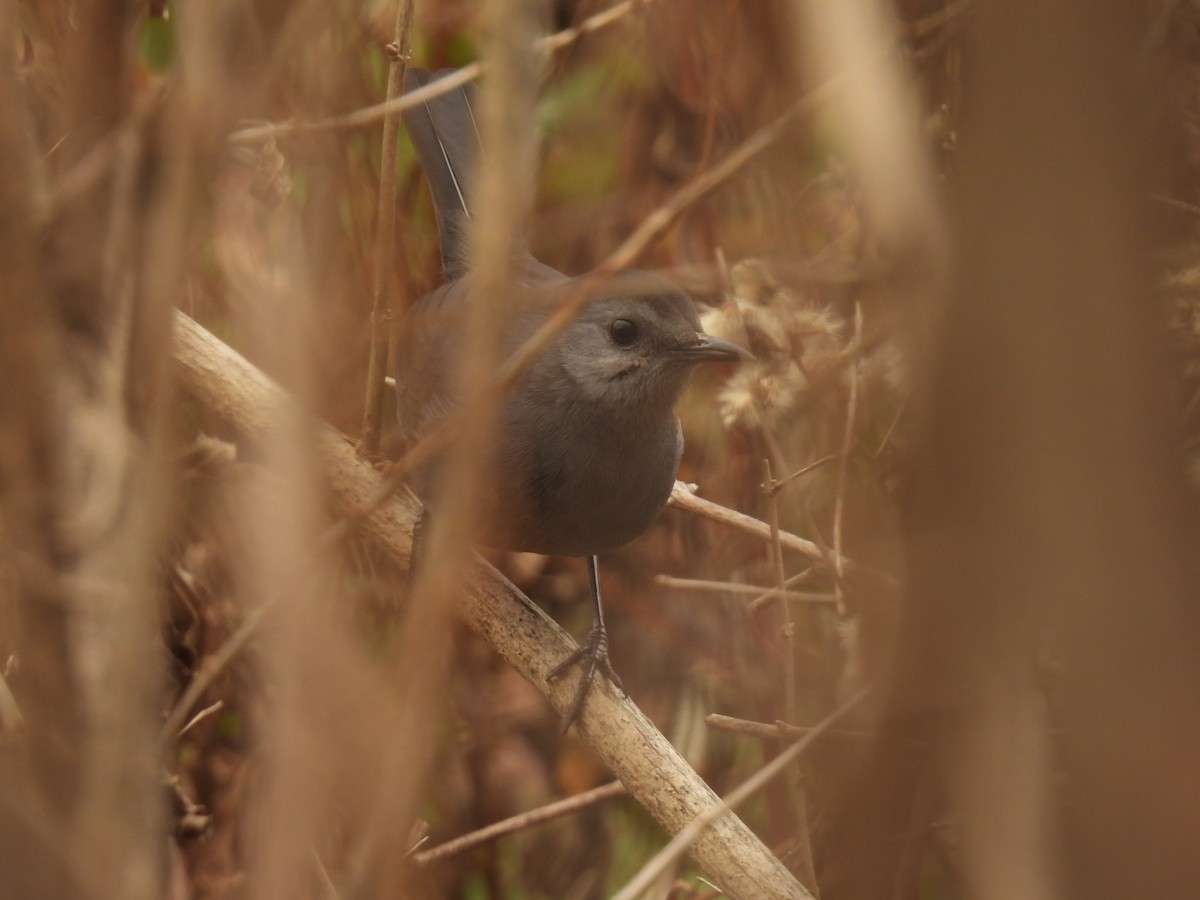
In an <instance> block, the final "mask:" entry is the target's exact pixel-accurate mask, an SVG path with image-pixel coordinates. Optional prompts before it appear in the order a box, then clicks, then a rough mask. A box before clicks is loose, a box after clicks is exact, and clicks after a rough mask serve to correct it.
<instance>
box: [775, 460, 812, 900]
mask: <svg viewBox="0 0 1200 900" xmlns="http://www.w3.org/2000/svg"><path fill="white" fill-rule="evenodd" d="M762 489H763V493H764V494H765V495H766V497H767V522H768V524H769V525H770V526H771V550H772V556H773V557H774V563H775V589H776V590H777V591H779V594H780V596H783V593H784V591H785V590H786V589H787V576H786V575H785V573H784V567H783V541H782V540H781V539H780V531H779V499H778V495H779V484H778V482H776V481H775V476H774V475H773V474H772V472H771V460H770V459H766V458H764V459H763V485H762ZM780 608H781V609H782V614H783V629H782V631H783V643H784V655H783V707H784V718H785V719H786V720H787V721H789V722H793V723H794V722H799V721H800V716H799V709H798V708H797V703H796V623H795V621H794V620H793V618H792V610H791V608H790V604H788V603H782V604H780ZM787 787H788V794H789V795H790V797H791V801H792V809H793V810H795V815H796V848H797V855H798V857H799V858H798V860H797V864H796V875H797V877H798V878H799V879H800V881H801V883H803V884H804V886H805V887H807V888H809V889H810V890H811V891H812V892H813V893H814V894H815V893H816V892H817V878H816V872H815V870H814V868H813V860H812V842H811V841H810V840H809V829H808V807H807V804H806V803H805V800H804V791H803V789H802V788H801V785H800V775H799V772H798V771H796V770H794V769H793V770H792V771H791V772H789V773H788V776H787Z"/></svg>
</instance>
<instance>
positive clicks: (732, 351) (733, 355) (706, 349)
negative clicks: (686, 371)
mask: <svg viewBox="0 0 1200 900" xmlns="http://www.w3.org/2000/svg"><path fill="white" fill-rule="evenodd" d="M674 356H675V358H676V359H681V360H686V361H688V362H698V363H701V362H746V361H748V360H751V359H754V357H753V356H751V355H750V353H748V352H747V351H745V350H743V349H742V348H741V347H739V346H738V345H737V344H734V343H732V342H730V341H723V340H721V339H720V338H715V337H713V336H712V335H711V334H705V333H704V332H703V331H700V332H697V333H696V343H694V344H689V345H687V346H686V347H678V348H676V349H675V353H674Z"/></svg>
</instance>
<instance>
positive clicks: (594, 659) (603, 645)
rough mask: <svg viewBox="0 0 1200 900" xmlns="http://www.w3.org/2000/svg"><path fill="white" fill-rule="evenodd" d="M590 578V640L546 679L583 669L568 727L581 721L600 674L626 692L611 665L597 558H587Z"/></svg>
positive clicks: (572, 704)
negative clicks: (571, 669) (576, 721)
mask: <svg viewBox="0 0 1200 900" xmlns="http://www.w3.org/2000/svg"><path fill="white" fill-rule="evenodd" d="M588 579H589V581H590V582H591V585H592V627H591V629H590V630H589V631H588V633H587V637H585V638H584V639H583V643H582V644H580V645H579V646H578V647H576V648H575V652H574V653H572V654H571V655H570V656H568V657H567V658H566V659H565V660H563V661H562V662H560V663H559V664H558V665H557V666H555V667H554V669H553V670H552V671H551V672H550V674H549V676H547V677H548V678H549V680H550V681H554V680H555V679H556V678H558V677H559V676H560V675H562V673H563V672H565V671H566V670H567V669H569V668H571V667H572V666H574V665H580V666H582V667H583V678H582V680H581V681H580V682H579V688H578V689H577V690H576V691H575V700H574V702H572V703H571V709H570V712H569V713H568V714H567V724H566V727H567V728H570V727H571V723H572V722H574V721H575V720H576V719H578V718H579V714H580V713H581V712H583V704H584V701H586V700H587V696H588V693H589V692H590V691H591V689H592V679H593V678H595V677H596V672H597V671H601V672H603V673H604V674H605V675H607V676H608V680H609V681H611V682H612V683H613V684H615V685H616V686H617V688H618V690H621V691H624V690H625V688H623V687H622V686H621V679H620V678H618V677H617V673H616V672H614V671H613V667H612V663H611V662H610V661H609V659H608V630H607V629H606V628H605V627H604V606H603V602H602V601H601V599H600V573H599V571H598V570H597V560H596V557H594V556H589V557H588Z"/></svg>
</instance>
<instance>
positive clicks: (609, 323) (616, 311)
mask: <svg viewBox="0 0 1200 900" xmlns="http://www.w3.org/2000/svg"><path fill="white" fill-rule="evenodd" d="M557 344H558V346H557V347H556V351H557V352H556V354H555V355H556V356H557V361H558V364H559V366H560V367H561V369H562V370H563V371H564V372H565V374H566V376H567V377H568V378H570V379H571V380H572V381H573V382H574V383H576V384H577V385H579V386H580V387H581V388H582V389H583V392H584V393H585V395H586V396H588V397H589V398H590V399H591V400H592V401H593V402H597V403H603V404H605V405H616V406H628V407H630V408H637V409H644V410H646V411H647V412H654V413H658V412H662V411H663V410H664V409H666V410H669V409H670V408H671V407H672V406H674V405H675V401H676V400H678V399H679V395H680V394H681V393H682V391H683V388H684V385H685V384H686V383H687V379H688V376H689V375H691V373H692V371H693V370H694V369H695V368H696V366H697V365H699V364H701V363H706V362H738V361H740V360H745V359H749V358H750V355H749V354H748V353H747V352H746V351H745V350H743V349H742V348H741V347H738V346H737V345H736V344H732V343H730V342H729V341H723V340H720V339H719V338H714V337H712V336H711V335H708V334H705V333H704V330H703V329H702V328H701V326H700V319H699V317H698V316H697V315H696V308H695V306H694V305H693V304H692V301H691V299H690V298H689V297H688V296H687V294H685V293H684V292H683V291H682V290H680V289H679V287H677V286H676V285H675V284H673V283H672V282H670V281H668V280H667V279H665V278H662V277H661V276H657V275H653V274H650V273H647V272H627V273H624V274H622V275H620V276H618V277H617V278H614V279H613V280H612V281H611V282H609V283H608V285H607V286H606V288H605V291H604V295H603V296H602V297H600V298H599V299H595V300H592V301H591V302H590V303H589V304H588V305H587V307H586V308H585V309H584V310H583V312H582V313H581V314H580V316H579V318H578V319H576V320H575V322H573V323H572V324H571V326H570V327H569V328H567V330H566V331H565V332H563V334H562V336H561V337H560V339H559V341H558V342H557Z"/></svg>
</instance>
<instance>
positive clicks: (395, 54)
mask: <svg viewBox="0 0 1200 900" xmlns="http://www.w3.org/2000/svg"><path fill="white" fill-rule="evenodd" d="M413 3H414V0H400V3H399V5H398V6H397V7H396V28H395V34H394V38H393V41H392V43H391V44H389V45H388V46H387V53H388V58H389V60H390V61H391V66H390V68H389V71H388V85H387V99H388V100H394V99H395V98H396V97H398V96H400V94H401V92H402V91H403V90H404V70H405V69H406V68H407V67H408V55H409V47H408V43H409V41H408V35H409V31H410V29H411V26H412V16H413ZM399 136H400V114H399V113H398V112H396V113H392V114H391V115H389V116H387V117H386V118H385V119H384V120H383V148H382V150H381V152H380V154H379V210H378V212H377V215H376V219H375V273H374V274H375V284H374V289H373V293H372V298H371V350H370V356H369V357H368V360H367V396H366V401H365V403H364V409H363V424H362V451H363V453H365V454H367V455H368V456H369V455H372V454H374V453H377V452H378V450H379V437H380V432H381V431H382V425H383V398H384V390H383V388H384V376H385V375H386V374H387V359H388V343H389V341H388V338H389V336H390V334H391V331H392V291H391V283H392V278H391V275H392V269H393V267H394V262H395V247H396V147H397V146H398V144H399V140H398V139H399Z"/></svg>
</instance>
